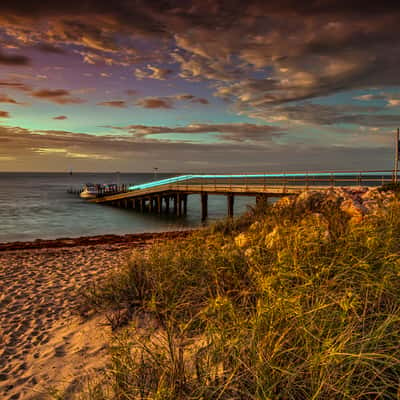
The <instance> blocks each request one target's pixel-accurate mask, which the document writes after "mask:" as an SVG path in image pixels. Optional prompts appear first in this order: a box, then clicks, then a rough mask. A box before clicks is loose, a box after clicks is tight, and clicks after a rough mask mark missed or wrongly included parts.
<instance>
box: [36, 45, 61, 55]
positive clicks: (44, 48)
mask: <svg viewBox="0 0 400 400" xmlns="http://www.w3.org/2000/svg"><path fill="white" fill-rule="evenodd" d="M36 48H37V49H38V50H39V51H41V52H43V53H50V54H65V53H66V51H65V50H64V49H63V48H61V47H58V46H53V45H51V44H49V43H40V44H38V45H37V46H36Z"/></svg>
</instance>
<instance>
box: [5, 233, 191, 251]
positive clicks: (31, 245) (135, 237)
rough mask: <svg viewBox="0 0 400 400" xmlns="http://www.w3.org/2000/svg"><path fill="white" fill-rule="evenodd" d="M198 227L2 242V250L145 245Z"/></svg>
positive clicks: (180, 235) (175, 236)
mask: <svg viewBox="0 0 400 400" xmlns="http://www.w3.org/2000/svg"><path fill="white" fill-rule="evenodd" d="M194 230H196V229H183V230H179V231H162V232H143V233H129V234H125V235H114V234H107V235H94V236H79V237H72V238H68V237H67V238H64V237H63V238H57V239H35V240H32V241H12V242H0V252H2V251H13V250H34V249H51V248H62V247H77V246H95V245H100V244H132V245H139V246H140V245H144V244H148V242H151V241H154V240H164V239H167V240H168V239H176V238H179V237H182V238H183V237H186V236H187V235H188V234H189V233H191V232H193V231H194Z"/></svg>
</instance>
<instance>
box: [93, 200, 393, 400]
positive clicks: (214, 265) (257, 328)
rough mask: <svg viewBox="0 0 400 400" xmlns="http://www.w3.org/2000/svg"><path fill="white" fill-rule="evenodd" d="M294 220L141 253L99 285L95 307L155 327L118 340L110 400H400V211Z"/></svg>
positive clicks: (107, 382)
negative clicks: (356, 219) (354, 219)
mask: <svg viewBox="0 0 400 400" xmlns="http://www.w3.org/2000/svg"><path fill="white" fill-rule="evenodd" d="M290 211H291V210H288V209H286V210H282V209H280V210H278V209H272V208H268V209H265V208H263V209H262V210H260V209H256V210H254V213H253V214H251V213H250V214H249V215H247V216H246V217H244V218H242V219H241V222H240V221H236V222H232V221H231V222H229V223H227V224H225V228H224V227H223V226H221V224H219V225H218V226H217V227H212V228H208V229H206V230H202V231H199V232H196V233H194V234H193V235H192V236H190V237H189V238H186V239H184V240H179V241H173V242H168V243H164V244H157V245H155V246H153V247H150V248H149V249H147V251H146V252H145V253H141V252H138V251H135V252H134V253H133V255H132V258H131V261H130V263H129V264H128V265H126V266H125V267H124V268H123V269H122V270H121V271H120V272H119V273H117V274H114V275H111V276H110V277H109V279H108V281H107V282H105V283H104V284H103V285H101V286H100V287H96V288H95V289H94V290H93V291H92V292H91V294H90V296H88V301H89V303H90V304H91V306H92V307H95V308H96V309H98V310H104V309H106V310H112V311H113V312H114V313H115V312H117V311H118V312H122V311H123V310H129V316H130V317H132V316H136V321H138V320H140V319H143V318H145V316H146V317H147V318H148V321H149V318H150V320H151V321H153V322H152V323H147V325H146V326H145V329H139V328H138V327H137V324H135V323H134V322H131V323H130V325H128V326H127V327H125V328H123V329H120V330H119V331H118V332H117V334H116V335H117V336H116V339H115V342H114V346H113V348H112V357H111V360H112V367H111V368H110V370H109V373H108V375H107V377H105V378H104V379H103V382H102V385H100V386H102V387H103V388H105V387H107V388H108V389H109V390H108V391H107V390H105V389H104V390H97V391H96V393H108V394H107V395H104V396H103V395H101V396H100V395H97V397H96V398H104V399H105V398H114V399H119V400H122V399H124V400H125V399H126V400H127V399H165V400H167V399H168V400H172V399H174V400H176V399H204V400H206V399H207V400H212V399H243V400H244V399H246V400H247V399H249V400H250V399H293V400H299V399H345V398H346V399H376V398H385V399H397V398H398V395H399V392H398V391H399V382H400V347H399V345H398V341H399V337H400V261H399V252H400V207H399V205H398V204H397V203H394V204H392V205H391V206H390V207H387V208H385V210H382V212H381V213H380V214H378V215H375V216H369V217H367V218H365V219H364V220H363V222H362V223H360V224H358V225H352V224H349V223H348V218H346V217H345V216H344V215H343V214H340V213H339V212H338V210H336V209H332V210H331V211H330V210H329V209H328V208H326V207H325V209H323V210H319V211H321V212H318V213H316V212H315V210H313V211H314V212H305V211H303V212H302V213H298V212H296V211H293V210H292V212H290ZM317 211H318V210H317ZM132 321H135V318H133V319H132Z"/></svg>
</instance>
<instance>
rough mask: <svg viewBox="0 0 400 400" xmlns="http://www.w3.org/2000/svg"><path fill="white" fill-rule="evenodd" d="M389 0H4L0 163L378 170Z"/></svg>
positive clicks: (387, 124) (392, 81)
mask: <svg viewBox="0 0 400 400" xmlns="http://www.w3.org/2000/svg"><path fill="white" fill-rule="evenodd" d="M399 22H400V7H399V6H398V5H397V3H395V2H393V3H392V2H389V1H380V2H365V1H360V0H347V1H337V0H336V1H335V0H309V1H307V2H300V1H295V0H280V1H261V0H256V1H253V0H249V1H238V0H216V1H212V0H192V1H191V0H177V1H174V0H169V1H168V0H151V1H149V0H135V1H133V0H113V1H111V0H109V1H106V0H79V1H77V0H69V1H63V0H60V1H59V2H54V1H51V0H43V1H40V2H39V1H36V0H35V1H34V0H28V1H24V0H12V1H10V0H3V1H2V2H0V172H1V171H55V172H63V171H69V170H73V171H104V172H113V171H120V172H147V171H152V170H153V169H154V168H158V171H160V172H198V173H201V172H243V173H245V172H269V171H271V172H272V171H312V170H314V171H315V170H319V171H321V170H388V169H392V168H393V154H394V137H395V136H394V132H395V130H396V129H397V127H398V126H400V34H399V29H400V28H399V27H400V24H399Z"/></svg>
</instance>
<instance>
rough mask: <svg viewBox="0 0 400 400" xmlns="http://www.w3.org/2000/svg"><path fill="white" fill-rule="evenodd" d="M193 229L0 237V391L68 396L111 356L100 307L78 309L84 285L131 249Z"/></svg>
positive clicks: (0, 394) (13, 395) (11, 396)
mask: <svg viewBox="0 0 400 400" xmlns="http://www.w3.org/2000/svg"><path fill="white" fill-rule="evenodd" d="M191 232H193V230H182V231H170V232H168V231H167V232H152V233H138V234H127V235H97V236H82V237H78V238H58V239H53V240H43V239H38V240H34V241H30V242H7V243H0V337H1V344H0V398H1V399H4V400H17V399H18V400H38V399H42V398H47V397H46V396H48V395H49V393H50V392H51V391H52V390H53V389H57V390H60V391H61V392H60V393H64V394H65V397H63V398H65V399H66V400H71V399H73V398H74V395H75V394H76V393H79V392H80V390H81V389H82V387H83V386H82V385H84V384H85V383H84V382H85V381H84V379H85V377H86V376H90V375H91V374H92V373H98V372H99V371H101V370H103V369H104V367H105V365H106V364H107V362H108V360H109V343H110V337H111V328H110V327H109V325H108V320H107V318H106V316H105V315H103V314H98V315H91V316H86V317H84V316H82V314H81V311H80V307H81V304H82V293H83V292H82V291H84V290H87V289H88V288H91V287H92V286H93V285H95V284H96V282H101V281H102V280H103V279H104V278H105V277H106V276H108V274H109V273H110V272H112V271H116V270H118V268H119V267H120V266H121V265H122V264H124V263H126V262H127V260H128V259H129V257H130V255H131V253H132V249H134V248H136V249H145V248H146V247H148V246H151V245H152V244H153V243H157V242H159V241H163V240H173V239H176V238H184V237H187V236H188V235H189V234H190V233H191Z"/></svg>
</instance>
